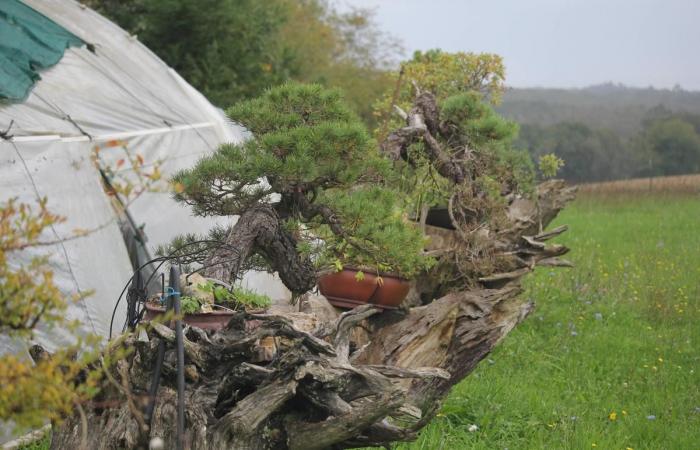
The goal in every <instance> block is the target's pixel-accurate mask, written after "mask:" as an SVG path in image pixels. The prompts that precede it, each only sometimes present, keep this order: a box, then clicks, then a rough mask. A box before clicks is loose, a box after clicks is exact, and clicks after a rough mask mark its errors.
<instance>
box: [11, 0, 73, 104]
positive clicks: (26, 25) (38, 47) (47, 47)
mask: <svg viewBox="0 0 700 450" xmlns="http://www.w3.org/2000/svg"><path fill="white" fill-rule="evenodd" d="M83 44H84V42H83V41H82V40H81V39H80V38H78V37H77V36H75V35H74V34H72V33H70V32H69V31H68V30H66V29H65V28H63V27H61V26H59V25H58V24H56V23H55V22H53V21H51V20H50V19H49V18H47V17H46V16H43V15H41V14H40V13H38V12H37V11H35V10H34V9H32V8H30V7H28V6H27V5H25V4H23V3H22V2H20V1H18V0H0V100H6V99H9V100H23V99H24V98H26V96H27V95H28V94H29V91H30V90H31V88H32V86H33V85H34V83H35V82H36V81H37V80H38V79H39V78H40V77H39V74H38V73H37V71H39V70H41V69H46V68H48V67H51V66H53V65H54V64H56V63H57V62H58V61H59V60H60V59H61V57H62V56H63V52H64V51H65V50H66V49H67V48H68V47H70V46H81V45H83Z"/></svg>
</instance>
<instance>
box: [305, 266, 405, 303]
mask: <svg viewBox="0 0 700 450" xmlns="http://www.w3.org/2000/svg"><path fill="white" fill-rule="evenodd" d="M357 272H359V270H357V269H353V268H350V267H346V268H345V269H343V270H341V271H340V272H335V273H330V274H327V275H323V276H322V277H321V278H319V280H318V288H319V290H320V291H321V294H323V296H324V297H326V298H327V299H328V301H329V302H330V303H331V304H332V305H333V306H337V307H339V308H354V307H356V306H358V305H364V304H367V303H370V304H373V305H375V306H377V307H379V308H382V309H396V308H398V307H399V305H401V302H403V300H404V299H405V298H406V296H407V295H408V291H409V289H410V288H411V284H410V282H409V281H408V280H406V279H404V278H400V277H397V276H395V275H390V274H380V275H376V274H373V273H368V272H365V271H362V272H363V273H364V276H365V277H364V279H362V280H360V281H358V280H357V279H356V278H355V275H356V274H357ZM380 276H381V278H382V280H383V283H381V284H380V283H378V282H377V278H378V277H380Z"/></svg>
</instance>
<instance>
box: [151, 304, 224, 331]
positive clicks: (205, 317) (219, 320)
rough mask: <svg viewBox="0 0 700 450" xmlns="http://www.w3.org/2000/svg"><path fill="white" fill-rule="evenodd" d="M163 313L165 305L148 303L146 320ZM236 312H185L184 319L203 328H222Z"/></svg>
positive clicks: (194, 325)
mask: <svg viewBox="0 0 700 450" xmlns="http://www.w3.org/2000/svg"><path fill="white" fill-rule="evenodd" d="M163 313H165V308H164V307H162V306H156V305H153V304H151V303H146V320H153V319H155V318H156V317H158V316H159V315H161V314H163ZM234 314H235V312H233V311H212V312H210V313H195V314H185V316H184V317H183V318H182V321H183V322H185V323H186V324H188V325H191V326H193V327H197V328H201V329H203V330H221V329H223V328H224V327H225V326H226V325H228V323H229V321H230V320H231V317H233V315H234Z"/></svg>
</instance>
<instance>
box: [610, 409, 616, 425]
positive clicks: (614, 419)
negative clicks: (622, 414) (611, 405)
mask: <svg viewBox="0 0 700 450" xmlns="http://www.w3.org/2000/svg"><path fill="white" fill-rule="evenodd" d="M608 419H610V420H611V421H612V422H614V421H616V420H617V413H616V412H615V411H612V412H611V413H610V414H608Z"/></svg>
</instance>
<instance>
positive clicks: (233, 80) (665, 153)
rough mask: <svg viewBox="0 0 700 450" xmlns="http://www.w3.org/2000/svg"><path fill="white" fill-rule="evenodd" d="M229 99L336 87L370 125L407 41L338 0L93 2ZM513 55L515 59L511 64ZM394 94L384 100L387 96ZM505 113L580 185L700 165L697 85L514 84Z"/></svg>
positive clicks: (203, 87) (519, 143) (524, 138)
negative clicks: (284, 86) (285, 85)
mask: <svg viewBox="0 0 700 450" xmlns="http://www.w3.org/2000/svg"><path fill="white" fill-rule="evenodd" d="M87 3H88V5H89V6H91V7H93V8H95V9H97V10H98V11H100V12H101V13H102V14H105V15H106V16H108V17H109V18H111V19H112V20H114V21H116V22H117V23H118V24H119V25H120V26H122V27H123V28H125V29H126V30H128V31H129V32H130V33H132V34H135V35H137V36H138V38H139V39H140V40H141V41H142V42H143V43H144V44H146V45H147V46H148V47H149V48H151V49H152V50H153V51H154V52H155V53H156V54H158V55H159V56H160V57H161V58H162V59H163V60H164V61H165V62H166V63H168V64H169V65H170V66H171V67H173V68H174V69H175V70H177V71H178V72H179V73H180V74H181V75H182V76H183V77H184V78H185V79H187V80H188V81H189V82H190V83H192V84H193V85H194V86H195V87H196V88H197V89H199V90H200V91H201V92H203V93H204V94H205V95H206V96H207V97H208V98H209V99H210V100H211V101H212V102H213V103H214V104H216V105H218V106H220V107H224V108H225V107H228V106H229V105H231V104H233V103H234V102H235V101H237V100H241V99H245V98H251V97H254V96H256V95H259V94H260V93H261V92H262V91H263V90H264V89H265V88H267V87H270V86H274V85H277V84H280V83H282V82H284V81H286V80H290V79H292V80H297V81H302V82H316V83H321V84H323V85H326V86H333V87H339V88H341V89H343V90H344V91H345V93H346V97H347V99H348V100H349V102H350V104H351V106H353V107H354V108H355V110H356V111H357V112H358V113H359V114H360V116H361V117H362V119H363V120H364V121H365V122H366V124H367V125H368V126H369V127H370V128H376V127H377V125H378V122H379V121H380V119H382V120H383V117H382V116H383V115H382V114H381V113H380V112H378V111H377V109H376V107H375V109H374V110H373V105H376V104H377V103H378V102H381V101H382V99H381V96H382V94H383V93H385V92H387V91H388V90H391V88H392V84H393V81H392V79H395V78H396V76H395V73H394V74H393V76H392V73H391V72H392V71H395V70H396V68H397V67H398V60H399V59H400V56H401V55H402V48H401V45H400V43H399V42H398V41H397V40H396V39H394V38H392V37H391V36H389V35H387V34H385V33H383V32H382V31H381V30H380V28H379V27H378V26H377V24H376V23H375V22H374V20H373V16H372V12H371V11H368V10H363V9H349V10H348V9H343V10H342V11H341V10H339V9H338V8H336V7H335V6H334V3H333V1H332V0H266V1H265V2H259V1H255V0H198V1H196V2H195V1H191V0H88V1H87ZM506 63H507V62H506ZM384 100H386V99H384ZM498 112H500V113H501V114H503V115H504V116H505V117H507V118H509V119H511V120H514V121H516V122H518V123H519V124H520V134H519V137H518V139H517V140H516V141H515V145H516V147H519V148H522V149H526V150H528V151H529V153H530V154H531V155H532V156H533V157H534V158H535V159H537V157H539V156H540V155H543V154H547V153H552V152H553V153H555V154H556V155H557V156H558V157H560V158H562V159H564V160H565V161H566V165H565V166H564V167H563V168H562V170H561V172H560V176H562V177H564V178H566V179H567V180H569V181H572V182H585V181H601V180H612V179H621V178H631V177H637V176H650V175H673V174H682V173H694V172H700V93H697V92H688V91H684V90H682V89H680V88H679V87H676V88H674V89H653V88H646V89H639V88H628V87H625V86H621V85H615V84H612V83H609V84H603V85H599V86H592V87H588V88H584V89H542V88H531V89H509V90H507V91H506V92H505V93H504V95H503V102H502V104H501V105H500V106H499V107H498Z"/></svg>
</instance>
